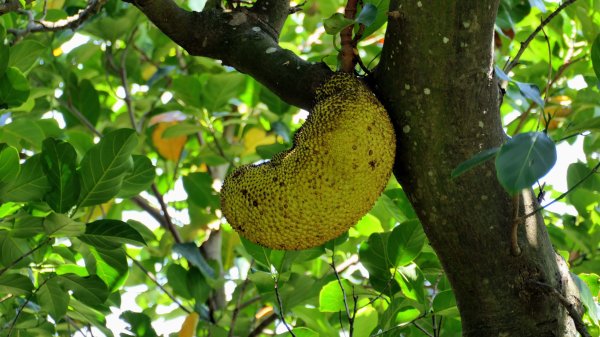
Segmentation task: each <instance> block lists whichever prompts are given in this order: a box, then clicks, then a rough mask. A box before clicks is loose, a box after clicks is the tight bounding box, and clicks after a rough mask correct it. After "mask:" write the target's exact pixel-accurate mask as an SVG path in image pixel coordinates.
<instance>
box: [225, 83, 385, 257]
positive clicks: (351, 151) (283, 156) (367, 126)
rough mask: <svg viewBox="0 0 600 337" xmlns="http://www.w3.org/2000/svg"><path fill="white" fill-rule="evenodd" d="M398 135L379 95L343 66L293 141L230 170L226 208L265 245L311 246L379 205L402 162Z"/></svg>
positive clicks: (241, 229) (234, 222)
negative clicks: (261, 159) (397, 161)
mask: <svg viewBox="0 0 600 337" xmlns="http://www.w3.org/2000/svg"><path fill="white" fill-rule="evenodd" d="M395 138H396V136H395V134H394V129H393V126H392V124H391V122H390V119H389V116H388V114H387V112H386V110H385V109H384V107H383V106H382V105H381V103H380V102H379V101H378V100H377V98H376V97H375V95H374V94H373V93H372V92H371V91H370V90H369V89H368V88H367V87H366V86H365V85H364V84H363V83H362V82H360V81H359V80H358V79H356V78H355V77H354V76H352V75H350V74H345V73H336V74H334V75H333V76H332V77H331V78H330V79H329V80H328V81H327V82H325V84H323V85H322V86H321V87H320V88H318V89H317V91H316V105H315V107H314V109H313V111H312V112H311V113H310V114H309V116H308V118H307V120H306V122H305V123H304V124H303V125H302V127H301V128H300V129H299V130H298V131H297V132H296V134H295V135H294V142H293V147H292V148H291V149H289V150H287V151H284V152H281V153H278V154H276V155H275V156H274V157H273V158H272V159H271V161H268V162H265V163H261V164H258V165H254V164H250V165H245V166H242V167H239V168H238V169H236V170H235V171H233V172H232V173H231V174H230V175H229V176H227V177H226V178H225V181H224V182H223V186H222V189H221V210H222V212H223V214H224V216H225V217H226V219H227V221H228V222H229V223H230V224H231V226H232V227H233V228H234V229H235V230H236V231H237V232H238V233H239V234H240V235H242V236H243V237H245V238H247V239H248V240H250V241H253V242H255V243H257V244H259V245H262V246H265V247H269V248H273V249H284V250H298V249H307V248H311V247H315V246H319V245H321V244H323V243H325V242H327V241H329V240H331V239H334V238H336V237H338V236H339V235H341V234H342V233H344V232H345V231H347V230H348V229H349V228H350V227H352V226H353V225H354V224H356V222H358V220H360V218H361V217H362V216H363V215H364V214H366V213H367V212H368V211H369V210H370V209H371V208H372V207H373V204H374V203H375V201H376V200H377V198H378V197H379V195H380V194H381V192H382V191H383V189H384V188H385V186H386V184H387V182H388V180H389V177H390V174H391V171H392V165H393V162H394V154H395V150H396V139H395Z"/></svg>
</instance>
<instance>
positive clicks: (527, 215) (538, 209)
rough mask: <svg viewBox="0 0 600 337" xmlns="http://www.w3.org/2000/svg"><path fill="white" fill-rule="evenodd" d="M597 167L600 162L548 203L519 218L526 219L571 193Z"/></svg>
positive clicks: (595, 171)
mask: <svg viewBox="0 0 600 337" xmlns="http://www.w3.org/2000/svg"><path fill="white" fill-rule="evenodd" d="M598 169H600V163H598V164H596V166H594V168H592V170H591V171H590V172H588V174H586V176H585V177H583V178H581V180H579V181H578V182H577V183H576V184H575V185H573V186H572V187H571V188H569V189H568V190H567V191H566V192H564V193H563V194H561V195H559V196H558V197H557V198H556V199H554V200H552V201H550V202H549V203H547V204H545V205H544V206H540V207H538V208H536V209H535V210H533V211H531V212H529V213H527V214H525V215H523V216H522V217H521V220H524V219H527V218H529V217H530V216H532V215H535V214H536V213H537V212H539V211H541V210H543V209H545V208H546V207H548V206H550V205H552V204H554V203H555V202H557V201H559V200H561V199H562V198H564V197H566V196H567V195H568V194H569V193H571V192H572V191H573V190H574V189H576V188H577V187H579V185H581V184H582V183H583V182H584V181H586V180H587V179H588V178H589V177H591V176H592V175H594V174H595V173H597V172H598Z"/></svg>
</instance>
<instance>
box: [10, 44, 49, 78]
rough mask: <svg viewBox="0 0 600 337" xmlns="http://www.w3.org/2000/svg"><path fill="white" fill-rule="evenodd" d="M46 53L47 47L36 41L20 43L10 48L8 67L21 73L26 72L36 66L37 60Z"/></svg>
mask: <svg viewBox="0 0 600 337" xmlns="http://www.w3.org/2000/svg"><path fill="white" fill-rule="evenodd" d="M46 52H48V48H47V46H46V45H44V44H42V43H40V42H38V41H35V40H25V41H22V42H20V43H17V44H15V45H14V46H12V47H11V48H10V61H8V66H9V67H16V68H17V69H19V70H20V71H22V72H27V71H28V70H29V69H31V68H32V67H33V66H34V65H36V64H37V60H38V58H39V57H40V56H42V55H43V54H44V53H46Z"/></svg>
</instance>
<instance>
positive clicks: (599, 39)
mask: <svg viewBox="0 0 600 337" xmlns="http://www.w3.org/2000/svg"><path fill="white" fill-rule="evenodd" d="M591 58H592V65H593V66H594V72H595V73H596V78H598V81H600V34H598V35H597V36H596V38H595V39H594V43H593V44H592V52H591Z"/></svg>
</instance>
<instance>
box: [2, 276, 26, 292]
mask: <svg viewBox="0 0 600 337" xmlns="http://www.w3.org/2000/svg"><path fill="white" fill-rule="evenodd" d="M32 290H33V284H32V283H31V280H30V279H29V278H28V277H27V276H25V275H21V274H3V275H0V294H11V295H13V296H20V295H29V294H31V291H32Z"/></svg>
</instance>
